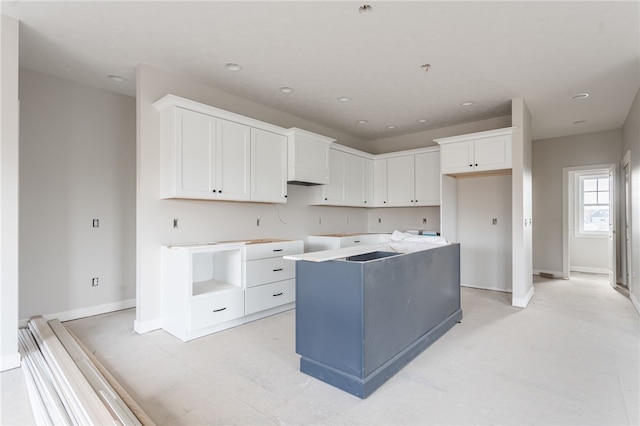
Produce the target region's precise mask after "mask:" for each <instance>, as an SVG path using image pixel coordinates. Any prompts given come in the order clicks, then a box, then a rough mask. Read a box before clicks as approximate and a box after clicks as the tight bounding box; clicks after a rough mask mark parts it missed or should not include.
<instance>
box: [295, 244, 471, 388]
mask: <svg viewBox="0 0 640 426" xmlns="http://www.w3.org/2000/svg"><path fill="white" fill-rule="evenodd" d="M287 258H289V259H293V260H296V352H297V353H298V354H299V355H301V359H300V371H302V372H303V373H306V374H309V375H310V376H313V377H315V378H317V379H320V380H322V381H324V382H326V383H329V384H331V385H333V386H336V387H338V388H340V389H342V390H344V391H346V392H349V393H351V394H353V395H356V396H358V397H360V398H366V397H367V396H369V395H370V394H371V393H372V392H373V391H375V390H376V389H377V388H378V387H380V386H381V385H382V384H384V383H385V382H386V381H387V380H388V379H389V378H391V377H392V376H393V375H394V374H395V373H397V372H398V371H399V370H400V369H402V367H404V366H405V365H406V364H407V363H409V362H410V361H411V360H412V359H414V358H415V357H416V356H418V355H419V354H420V353H421V352H422V351H423V350H425V349H426V348H427V347H428V346H429V345H431V344H432V343H433V342H434V341H436V340H437V339H438V338H439V337H440V336H442V335H443V334H444V333H446V332H447V331H448V330H449V329H451V328H452V327H453V326H454V325H455V324H456V323H458V322H459V321H460V320H461V319H462V310H461V307H460V246H459V244H446V245H439V246H433V247H432V248H429V249H427V250H419V251H412V252H408V253H398V252H395V251H394V248H393V247H392V246H390V245H389V244H388V243H379V244H372V245H368V246H357V247H348V248H344V249H337V250H327V251H321V252H314V253H305V254H301V255H295V256H288V257H287Z"/></svg>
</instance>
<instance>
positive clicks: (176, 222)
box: [173, 219, 178, 228]
mask: <svg viewBox="0 0 640 426" xmlns="http://www.w3.org/2000/svg"><path fill="white" fill-rule="evenodd" d="M173 227H174V228H177V227H178V219H173Z"/></svg>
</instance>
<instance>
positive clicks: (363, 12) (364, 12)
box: [358, 4, 373, 15]
mask: <svg viewBox="0 0 640 426" xmlns="http://www.w3.org/2000/svg"><path fill="white" fill-rule="evenodd" d="M358 12H360V14H361V15H368V14H370V13H371V12H373V8H372V7H371V5H370V4H363V5H362V6H360V7H359V8H358Z"/></svg>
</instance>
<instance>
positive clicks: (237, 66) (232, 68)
mask: <svg viewBox="0 0 640 426" xmlns="http://www.w3.org/2000/svg"><path fill="white" fill-rule="evenodd" d="M224 67H225V68H226V69H228V70H229V71H240V70H241V69H242V65H240V64H234V63H233V62H229V63H228V64H225V65H224Z"/></svg>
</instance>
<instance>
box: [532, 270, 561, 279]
mask: <svg viewBox="0 0 640 426" xmlns="http://www.w3.org/2000/svg"><path fill="white" fill-rule="evenodd" d="M540 274H551V275H552V276H553V278H554V279H559V280H566V279H568V278H564V277H563V276H562V271H549V270H547V269H534V270H533V275H538V276H540Z"/></svg>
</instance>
